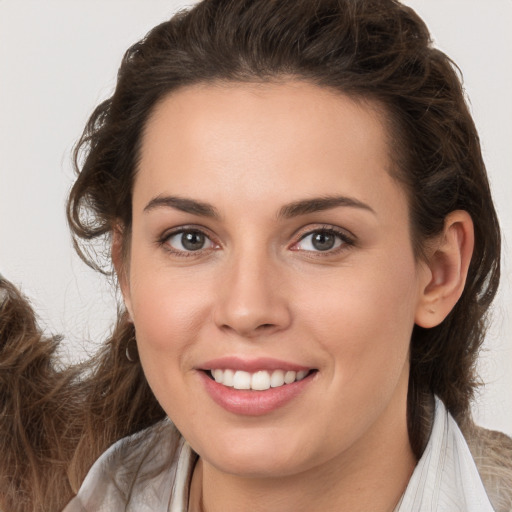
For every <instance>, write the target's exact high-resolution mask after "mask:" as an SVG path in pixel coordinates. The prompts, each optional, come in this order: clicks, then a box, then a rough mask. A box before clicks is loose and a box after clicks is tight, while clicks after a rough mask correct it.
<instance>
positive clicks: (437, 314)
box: [415, 210, 474, 328]
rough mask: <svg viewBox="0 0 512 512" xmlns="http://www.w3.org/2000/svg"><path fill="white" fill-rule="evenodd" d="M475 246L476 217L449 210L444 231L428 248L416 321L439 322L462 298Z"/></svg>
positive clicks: (424, 324) (430, 324)
mask: <svg viewBox="0 0 512 512" xmlns="http://www.w3.org/2000/svg"><path fill="white" fill-rule="evenodd" d="M473 246H474V230H473V221H472V220H471V217H470V215H469V213H467V212H466V211H462V210H457V211H454V212H452V213H450V214H449V215H448V216H447V217H446V219H445V224H444V229H443V232H442V233H441V235H439V236H438V237H436V239H435V240H434V241H433V243H432V244H430V249H429V250H428V255H427V261H426V262H425V265H426V267H427V268H428V272H426V273H425V276H426V279H425V280H424V282H423V283H422V284H421V285H420V286H421V288H420V294H421V295H420V300H419V301H418V306H417V309H416V317H415V322H416V324H417V325H419V326H420V327H425V328H430V327H435V326H436V325H439V324H440V323H441V322H442V321H443V320H444V319H445V318H446V317H447V316H448V314H449V313H450V311H451V310H452V309H453V307H454V306H455V304H456V303H457V301H458V300H459V298H460V296H461V295H462V292H463V290H464V285H465V284H466V277H467V273H468V269H469V264H470V262H471V256H472V254H473Z"/></svg>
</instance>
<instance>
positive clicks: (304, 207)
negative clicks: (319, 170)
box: [278, 196, 376, 219]
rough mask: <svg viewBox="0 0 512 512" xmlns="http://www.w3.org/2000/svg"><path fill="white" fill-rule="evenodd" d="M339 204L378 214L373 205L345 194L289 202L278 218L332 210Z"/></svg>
mask: <svg viewBox="0 0 512 512" xmlns="http://www.w3.org/2000/svg"><path fill="white" fill-rule="evenodd" d="M339 206H348V207H351V208H360V209H362V210H367V211H369V212H371V213H373V214H374V215H376V213H375V210H374V209H373V208H372V207H371V206H369V205H367V204H366V203H363V202H362V201H359V200H358V199H355V198H352V197H345V196H326V197H314V198H311V199H304V200H301V201H295V202H293V203H290V204H287V205H285V206H283V207H282V208H281V210H279V214H278V218H284V219H290V218H292V217H298V216H299V215H307V214H308V213H315V212H321V211H323V210H330V209H332V208H337V207H339Z"/></svg>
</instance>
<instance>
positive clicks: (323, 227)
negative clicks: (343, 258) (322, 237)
mask: <svg viewBox="0 0 512 512" xmlns="http://www.w3.org/2000/svg"><path fill="white" fill-rule="evenodd" d="M315 233H330V234H332V235H334V236H336V237H338V238H339V239H340V240H341V242H342V243H341V244H340V245H339V246H338V247H335V248H333V249H329V250H326V251H320V250H317V251H312V250H307V249H298V248H294V247H296V246H297V245H298V244H299V243H300V242H301V241H302V240H304V239H305V238H307V237H308V236H311V235H313V234H315ZM295 238H296V241H295V242H293V244H292V246H291V247H290V249H291V250H295V251H302V252H305V253H312V254H315V255H317V254H318V255H325V256H328V255H333V254H337V253H338V252H341V251H344V250H346V249H348V248H350V247H353V246H354V245H355V242H356V237H355V236H354V235H353V234H352V233H350V232H349V231H348V230H346V229H342V228H340V227H337V226H333V225H332V224H319V225H317V226H311V225H310V226H307V227H305V228H302V229H300V230H299V232H298V233H297V235H296V237H295Z"/></svg>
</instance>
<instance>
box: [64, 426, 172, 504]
mask: <svg viewBox="0 0 512 512" xmlns="http://www.w3.org/2000/svg"><path fill="white" fill-rule="evenodd" d="M180 439H181V437H180V436H179V434H178V432H177V431H176V429H175V427H174V426H173V425H172V424H171V422H170V421H168V420H164V421H161V422H159V423H157V424H156V425H153V426H152V427H149V428H147V429H145V430H143V431H141V432H139V433H137V434H134V435H132V436H129V437H126V438H124V439H121V440H120V441H118V442H116V443H115V444H114V445H112V446H111V447H110V448H109V449H108V450H107V451H106V452H104V453H103V454H102V455H101V456H100V458H99V459H98V460H97V461H96V462H95V463H94V465H93V466H92V468H91V469H90V471H89V473H88V474H87V476H86V478H85V480H84V482H83V483H82V486H81V487H80V490H79V491H78V494H77V496H76V497H75V498H74V499H73V500H72V501H71V502H70V504H69V505H68V506H67V507H66V508H65V509H64V512H78V511H84V510H86V511H88V512H103V511H105V512H107V511H111V510H137V511H140V512H142V511H146V510H147V511H150V510H159V509H158V506H159V504H160V503H161V502H162V501H163V500H164V499H165V498H164V497H163V494H162V493H165V492H170V491H169V489H171V488H172V480H173V478H174V472H175V471H174V470H175V466H176V458H177V452H178V447H179V445H180Z"/></svg>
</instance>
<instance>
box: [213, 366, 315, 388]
mask: <svg viewBox="0 0 512 512" xmlns="http://www.w3.org/2000/svg"><path fill="white" fill-rule="evenodd" d="M309 373H310V370H300V371H293V370H281V369H277V370H273V371H266V370H259V371H257V372H254V373H250V372H246V371H243V370H232V369H219V368H217V369H212V370H210V375H211V377H212V378H213V379H214V380H215V382H217V383H219V384H222V385H223V386H226V387H230V388H234V389H240V390H243V389H245V390H253V391H266V390H267V389H270V388H279V387H281V386H285V385H287V384H293V383H294V382H298V381H301V380H302V379H304V378H305V377H306V376H307V375H308V374H309Z"/></svg>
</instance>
